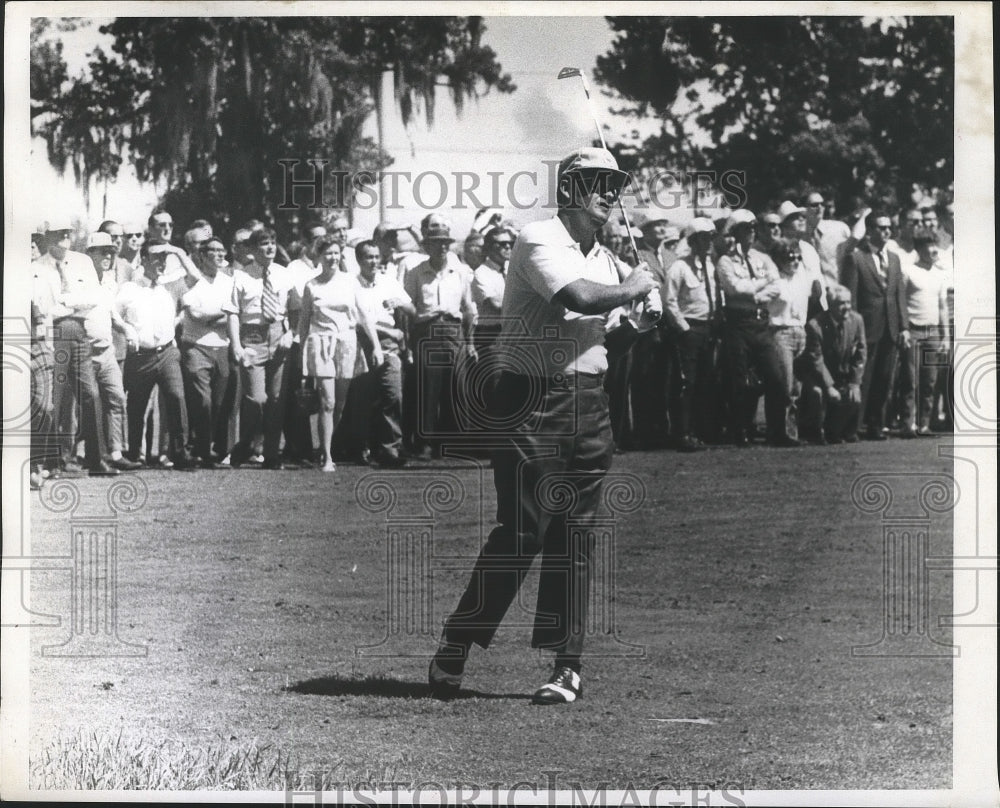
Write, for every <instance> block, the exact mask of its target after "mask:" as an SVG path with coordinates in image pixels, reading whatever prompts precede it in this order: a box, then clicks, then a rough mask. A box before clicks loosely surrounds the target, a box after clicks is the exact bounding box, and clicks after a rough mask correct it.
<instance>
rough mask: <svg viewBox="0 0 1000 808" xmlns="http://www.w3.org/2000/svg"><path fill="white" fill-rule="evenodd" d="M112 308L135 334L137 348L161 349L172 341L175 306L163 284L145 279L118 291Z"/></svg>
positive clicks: (125, 285)
mask: <svg viewBox="0 0 1000 808" xmlns="http://www.w3.org/2000/svg"><path fill="white" fill-rule="evenodd" d="M115 306H116V308H117V309H118V313H119V314H120V315H121V318H122V319H123V320H124V321H125V322H126V323H128V324H129V325H131V326H132V327H133V328H135V330H136V334H137V336H138V342H139V348H142V349H148V348H162V347H163V346H164V345H169V344H170V343H172V342H173V341H174V332H175V326H174V321H175V318H176V316H177V303H176V301H175V299H174V296H173V295H172V294H170V291H169V290H168V289H167V288H166V286H164V285H163V284H156V285H155V286H154V285H153V284H152V282H151V281H150V280H149V279H148V278H146V277H145V276H141V277H139V278H137V279H136V280H134V281H129V282H128V283H125V284H123V285H122V288H121V289H119V290H118V297H117V298H116V299H115Z"/></svg>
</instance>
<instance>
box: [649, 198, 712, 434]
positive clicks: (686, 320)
mask: <svg viewBox="0 0 1000 808" xmlns="http://www.w3.org/2000/svg"><path fill="white" fill-rule="evenodd" d="M715 233H716V231H715V225H714V224H712V220H711V219H708V218H705V217H702V216H699V217H696V218H695V219H693V220H692V221H691V222H690V224H688V226H687V229H686V234H687V242H688V245H689V246H690V248H691V249H690V251H689V252H688V254H687V255H685V256H684V257H683V258H678V259H677V260H675V261H674V262H673V263H672V264H671V265H670V268H669V269H668V270H667V283H666V290H665V292H664V305H663V313H664V320H665V322H666V323H667V324H668V328H669V329H670V330H669V332H668V338H669V339H670V344H671V347H672V349H673V350H672V351H671V353H672V355H673V356H675V357H676V360H675V361H676V363H677V364H678V365H679V367H678V368H677V372H676V373H675V374H674V375H675V376H676V377H677V378H678V379H683V383H681V384H676V385H675V386H674V387H673V389H672V390H671V393H672V395H671V400H670V427H671V432H672V435H671V442H672V444H673V446H674V448H676V449H677V450H678V451H681V452H696V451H699V450H700V449H702V448H704V446H703V440H708V439H709V438H710V437H713V433H714V432H715V429H716V424H715V423H714V422H713V421H714V419H713V418H712V411H713V410H714V409H715V408H716V407H717V399H718V396H713V395H712V389H711V387H712V381H711V378H712V373H713V371H714V369H715V363H716V360H717V357H716V356H715V350H714V349H715V345H716V343H717V341H718V338H719V334H718V329H719V321H720V319H721V311H720V307H721V303H722V298H721V296H720V294H719V288H718V281H717V280H716V275H715V265H714V263H713V262H712V257H711V254H710V252H711V248H712V241H713V240H714V238H715Z"/></svg>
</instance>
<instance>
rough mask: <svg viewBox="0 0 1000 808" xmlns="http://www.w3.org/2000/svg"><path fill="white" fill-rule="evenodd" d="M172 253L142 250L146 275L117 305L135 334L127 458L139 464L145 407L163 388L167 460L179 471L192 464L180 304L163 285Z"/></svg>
mask: <svg viewBox="0 0 1000 808" xmlns="http://www.w3.org/2000/svg"><path fill="white" fill-rule="evenodd" d="M169 254H170V253H169V252H168V251H167V248H166V245H163V244H154V245H150V246H148V247H144V248H143V269H144V272H143V275H142V277H141V278H136V279H135V280H134V281H130V282H129V283H126V284H124V285H123V286H122V288H121V289H120V290H119V291H118V298H117V300H116V302H115V305H116V307H117V309H118V313H119V314H120V315H121V318H122V320H124V321H125V322H126V323H128V324H129V325H130V326H132V328H133V329H134V333H131V332H130V333H129V334H128V335H127V336H128V339H129V346H128V347H129V353H128V356H127V357H126V358H125V390H126V392H127V393H128V402H127V405H126V411H127V416H128V445H129V459H130V460H137V459H138V456H139V449H140V447H141V444H142V430H143V421H144V420H145V415H146V405H147V404H148V403H149V397H150V395H151V394H152V392H153V388H154V387H159V389H160V391H161V393H162V396H163V403H164V410H165V411H166V412H165V415H166V419H165V420H166V422H167V427H168V429H169V435H170V439H169V446H168V456H171V455H172V457H170V460H171V461H172V463H173V468H176V469H179V470H181V469H189V468H192V467H193V465H194V461H193V459H192V458H191V456H190V454H189V453H188V451H187V448H186V444H187V407H186V405H185V401H184V381H183V376H182V372H181V358H180V352H179V351H178V350H177V345H176V344H175V343H174V332H175V329H176V325H177V303H176V300H175V298H174V296H173V295H172V294H171V292H170V291H169V290H168V289H167V288H166V285H165V284H164V283H162V278H163V277H164V274H165V270H166V263H167V256H168V255H169ZM150 459H152V458H150Z"/></svg>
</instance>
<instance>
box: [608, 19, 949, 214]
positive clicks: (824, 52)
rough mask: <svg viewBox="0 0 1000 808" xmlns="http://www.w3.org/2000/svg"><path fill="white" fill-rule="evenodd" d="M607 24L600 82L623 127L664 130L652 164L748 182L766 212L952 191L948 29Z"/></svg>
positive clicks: (648, 153) (863, 22)
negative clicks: (787, 202)
mask: <svg viewBox="0 0 1000 808" xmlns="http://www.w3.org/2000/svg"><path fill="white" fill-rule="evenodd" d="M608 21H609V24H610V26H611V28H612V30H613V31H614V32H615V33H616V37H615V40H614V42H613V43H612V47H611V50H610V51H609V52H608V53H606V54H604V55H603V56H600V57H598V60H597V70H596V73H595V78H596V80H597V81H598V83H600V84H602V85H604V86H605V87H606V88H608V92H609V94H610V95H612V96H613V97H615V98H617V99H619V100H620V101H622V102H624V104H623V106H621V107H620V108H619V109H617V110H616V112H617V113H618V114H622V115H627V116H645V115H649V114H653V115H655V116H656V117H658V118H659V119H660V121H661V131H660V133H658V134H657V135H654V136H652V137H649V138H647V139H646V140H645V141H643V142H642V143H638V144H632V146H631V148H632V150H633V151H634V152H635V153H636V155H637V159H638V162H639V163H640V164H642V165H646V166H664V165H667V166H671V167H676V168H680V169H695V168H697V169H705V170H711V171H715V172H723V171H727V170H742V171H745V172H746V191H747V203H748V204H749V205H750V206H751V207H754V208H758V209H760V208H763V207H764V206H770V205H774V204H775V203H777V202H778V201H780V200H781V199H783V198H786V197H788V196H792V197H797V196H799V195H800V194H801V193H802V192H803V191H805V190H806V189H807V188H820V189H825V190H827V191H828V192H829V193H832V194H834V195H835V197H836V198H837V201H838V203H839V204H840V205H841V206H843V205H846V204H849V203H850V202H851V200H853V199H855V198H861V199H871V198H872V197H873V196H880V197H882V198H883V199H882V201H888V202H893V201H895V199H897V198H901V197H902V196H908V195H909V189H910V186H911V184H912V183H914V182H917V183H920V184H923V185H925V186H927V187H928V188H933V187H936V188H944V187H946V186H947V185H948V184H949V183H950V182H951V177H952V173H953V167H954V151H953V147H952V131H953V126H954V92H953V87H954V35H953V21H952V18H950V17H902V18H892V19H884V20H875V19H868V18H865V19H862V18H851V17H741V18H710V19H706V18H697V17H687V18H674V17H642V18H637V17H609V18H608ZM699 139H700V140H699Z"/></svg>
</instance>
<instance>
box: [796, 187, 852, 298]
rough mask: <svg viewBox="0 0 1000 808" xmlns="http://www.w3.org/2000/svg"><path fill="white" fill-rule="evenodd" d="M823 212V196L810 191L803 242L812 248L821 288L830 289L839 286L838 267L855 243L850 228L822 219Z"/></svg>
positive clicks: (835, 221) (840, 223) (834, 220)
mask: <svg viewBox="0 0 1000 808" xmlns="http://www.w3.org/2000/svg"><path fill="white" fill-rule="evenodd" d="M825 209H826V202H824V200H823V194H821V193H818V192H816V191H813V192H812V193H811V194H809V195H808V196H807V197H806V214H805V216H806V218H805V225H806V227H805V238H806V239H808V241H809V244H810V245H811V246H812V247H814V248H815V250H816V254H817V257H818V259H819V267H820V270H821V272H822V274H823V284H824V286H829V285H832V284H839V283H840V265H841V264H842V263H843V262H844V258H845V257H846V256H847V254H848V253H849V252H850V251H851V250H852V249H853V248H854V242H853V239H852V237H851V228H849V227H848V226H847V225H846V224H844V222H838V221H837V220H836V219H826V218H824V212H825ZM803 261H804V262H805V263H806V264H808V261H806V260H805V259H803Z"/></svg>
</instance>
